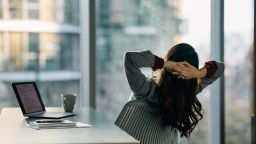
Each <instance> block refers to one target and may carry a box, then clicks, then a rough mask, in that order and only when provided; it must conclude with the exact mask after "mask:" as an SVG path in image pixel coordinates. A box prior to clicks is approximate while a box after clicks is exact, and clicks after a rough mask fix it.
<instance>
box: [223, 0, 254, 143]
mask: <svg viewBox="0 0 256 144" xmlns="http://www.w3.org/2000/svg"><path fill="white" fill-rule="evenodd" d="M224 13H225V19H224V21H225V64H226V69H225V130H226V131H225V138H226V143H227V144H241V143H251V134H250V133H251V114H252V108H253V107H252V97H253V96H252V95H253V91H252V81H253V69H252V65H253V64H252V62H253V61H252V60H253V57H252V56H253V54H252V52H253V51H252V50H253V0H248V1H243V0H235V1H233V0H226V1H225V12H224Z"/></svg>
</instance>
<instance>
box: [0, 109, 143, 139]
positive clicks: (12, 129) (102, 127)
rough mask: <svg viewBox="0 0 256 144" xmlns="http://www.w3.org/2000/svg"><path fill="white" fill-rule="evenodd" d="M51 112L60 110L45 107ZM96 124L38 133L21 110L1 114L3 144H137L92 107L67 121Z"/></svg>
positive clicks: (0, 129) (9, 110) (5, 111)
mask: <svg viewBox="0 0 256 144" xmlns="http://www.w3.org/2000/svg"><path fill="white" fill-rule="evenodd" d="M46 109H47V111H49V112H56V111H59V110H60V108H46ZM66 119H69V120H72V121H80V122H83V123H88V124H91V125H93V126H92V127H90V128H68V129H42V130H35V129H32V128H30V127H28V126H27V125H26V120H25V118H24V117H23V115H22V112H21V110H20V108H4V109H3V110H2V112H1V114H0V143H26V144H27V143H87V144H88V143H90V144H94V143H97V144H110V143H114V144H138V143H139V142H138V141H137V140H135V139H134V138H133V137H131V136H129V135H128V134H126V133H125V132H123V131H122V130H121V129H119V128H118V127H117V126H115V125H114V124H113V123H112V122H110V121H108V120H107V119H106V118H105V117H104V115H102V114H100V113H98V112H96V111H95V110H93V109H90V108H84V109H81V110H80V113H79V114H78V115H77V116H74V117H69V118H66Z"/></svg>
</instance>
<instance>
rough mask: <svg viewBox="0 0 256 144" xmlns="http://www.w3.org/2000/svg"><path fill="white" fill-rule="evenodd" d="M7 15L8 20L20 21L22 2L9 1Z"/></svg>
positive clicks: (16, 0) (19, 0) (18, 0)
mask: <svg viewBox="0 0 256 144" xmlns="http://www.w3.org/2000/svg"><path fill="white" fill-rule="evenodd" d="M3 7H4V6H3ZM9 15H10V19H21V17H22V0H9Z"/></svg>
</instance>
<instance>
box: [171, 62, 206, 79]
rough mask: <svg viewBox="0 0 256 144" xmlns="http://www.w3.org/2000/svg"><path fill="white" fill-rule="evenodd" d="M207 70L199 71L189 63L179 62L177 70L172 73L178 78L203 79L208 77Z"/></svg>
mask: <svg viewBox="0 0 256 144" xmlns="http://www.w3.org/2000/svg"><path fill="white" fill-rule="evenodd" d="M206 72H207V70H206V68H204V67H203V68H201V69H197V68H196V67H194V66H193V65H191V64H189V63H188V62H186V61H184V62H177V66H176V67H175V70H174V71H173V72H172V74H174V75H178V78H182V79H191V78H203V77H205V75H206Z"/></svg>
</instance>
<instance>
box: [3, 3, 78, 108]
mask: <svg viewBox="0 0 256 144" xmlns="http://www.w3.org/2000/svg"><path fill="white" fill-rule="evenodd" d="M79 71H80V68H79V0H54V1H52V0H0V88H2V89H6V90H5V92H6V94H5V95H6V97H3V98H1V97H0V99H3V100H4V101H5V102H6V104H5V105H9V106H12V105H16V104H17V103H16V100H15V98H13V93H12V90H11V89H10V83H11V82H17V81H37V82H38V85H39V86H40V91H41V94H42V97H43V99H44V101H45V103H46V104H47V105H50V106H56V105H60V101H59V100H58V99H59V96H60V94H61V93H70V92H71V93H79V79H80V73H79ZM1 96H2V95H1ZM5 105H3V106H5ZM0 107H2V106H1V105H0Z"/></svg>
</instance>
